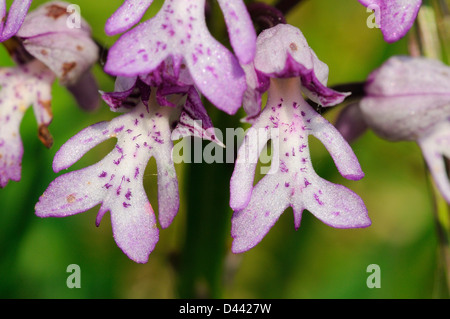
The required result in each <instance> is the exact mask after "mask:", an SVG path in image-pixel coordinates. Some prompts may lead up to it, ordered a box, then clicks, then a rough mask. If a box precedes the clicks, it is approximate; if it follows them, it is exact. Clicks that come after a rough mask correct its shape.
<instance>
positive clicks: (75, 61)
mask: <svg viewBox="0 0 450 319" xmlns="http://www.w3.org/2000/svg"><path fill="white" fill-rule="evenodd" d="M23 45H24V47H25V49H26V50H27V51H28V52H29V53H31V54H32V55H33V56H34V57H36V58H37V59H39V60H40V61H42V62H43V63H44V64H46V65H47V66H48V67H49V68H50V69H51V70H52V71H53V72H54V73H55V74H56V75H57V77H58V78H59V79H60V81H61V84H63V85H68V86H72V85H75V83H76V82H77V81H78V79H80V77H81V76H83V75H84V73H85V72H86V71H87V70H88V69H89V68H90V67H91V66H92V65H93V64H94V63H95V62H96V61H97V59H98V47H97V45H96V44H95V43H94V41H93V40H92V39H91V38H90V37H86V36H84V35H80V34H64V33H52V34H44V35H41V36H36V37H32V38H29V39H26V40H24V42H23Z"/></svg>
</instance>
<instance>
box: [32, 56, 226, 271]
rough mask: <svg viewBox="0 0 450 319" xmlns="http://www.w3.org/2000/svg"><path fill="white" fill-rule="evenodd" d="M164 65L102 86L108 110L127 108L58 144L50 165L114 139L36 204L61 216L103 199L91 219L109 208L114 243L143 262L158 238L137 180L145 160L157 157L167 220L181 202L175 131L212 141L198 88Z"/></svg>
mask: <svg viewBox="0 0 450 319" xmlns="http://www.w3.org/2000/svg"><path fill="white" fill-rule="evenodd" d="M164 65H165V66H166V67H165V68H161V69H159V70H158V71H157V72H155V74H150V75H149V76H148V77H145V79H141V78H139V77H137V78H118V79H117V80H116V91H115V92H111V93H105V92H102V96H103V98H104V100H105V101H106V102H107V103H108V104H109V105H110V106H111V109H112V110H113V111H115V112H117V111H124V112H126V113H125V114H122V115H120V116H118V117H116V118H115V119H114V120H112V121H111V122H101V123H97V124H94V125H92V126H90V127H88V128H86V129H84V130H82V131H81V132H80V133H78V134H77V135H75V136H74V137H72V138H71V139H70V140H69V141H68V142H67V143H65V144H64V145H63V146H62V147H61V149H60V150H59V151H58V152H57V154H56V156H55V159H54V163H53V168H54V170H55V172H59V171H61V170H63V169H66V168H68V167H69V166H71V165H72V164H74V163H75V162H76V161H78V160H79V159H80V158H81V157H82V156H83V155H84V154H85V153H86V152H87V151H89V150H90V149H91V148H93V147H95V146H96V145H98V144H99V143H101V142H103V141H106V140H107V139H110V138H117V145H116V147H115V148H114V149H113V150H112V151H111V152H110V153H109V154H108V155H107V156H105V158H104V159H102V160H101V161H100V162H98V163H97V164H94V165H92V166H89V167H87V168H84V169H82V170H79V171H75V172H70V173H67V174H65V175H62V176H60V177H58V178H57V179H56V180H55V181H53V182H52V183H51V184H50V186H49V187H48V189H47V190H46V191H45V192H44V194H43V195H42V196H41V198H40V200H39V202H38V203H37V205H36V214H37V215H38V216H40V217H64V216H69V215H73V214H77V213H81V212H84V211H87V210H89V209H90V208H92V207H94V206H96V205H98V204H101V208H100V210H99V213H98V216H97V219H96V224H97V226H98V225H99V224H100V220H101V218H102V217H103V215H104V214H105V213H106V212H107V211H110V212H111V224H112V228H113V234H114V238H115V241H116V243H117V245H118V246H119V247H120V248H121V249H122V250H123V252H124V253H125V254H126V255H127V256H128V257H129V258H131V259H132V260H134V261H136V262H139V263H145V262H147V260H148V256H149V254H150V253H151V252H152V251H153V249H154V247H155V245H156V243H157V241H158V238H159V230H158V226H157V221H156V218H155V214H154V211H153V208H152V205H151V204H150V202H149V200H148V198H147V194H146V192H145V190H144V186H143V179H144V171H145V168H146V166H147V163H148V161H149V160H150V158H151V157H154V158H155V160H156V165H157V170H158V174H157V175H158V206H159V209H158V220H159V224H160V226H161V227H162V228H166V227H168V226H169V225H170V224H171V223H172V220H173V219H174V217H175V215H176V214H177V212H178V207H179V194H178V181H177V176H176V171H175V166H174V162H173V159H172V149H173V142H172V139H173V138H174V135H175V136H176V138H178V137H181V136H186V135H194V136H198V137H202V138H206V139H209V140H211V141H214V142H218V141H217V140H216V137H215V136H214V134H213V132H212V131H211V129H212V122H211V120H210V119H209V117H208V115H207V113H206V110H205V109H204V107H203V105H202V103H201V99H200V96H199V95H198V93H197V91H196V89H195V88H194V87H193V86H192V85H190V83H191V82H192V80H188V78H189V76H188V75H187V74H184V75H181V76H180V77H179V78H184V79H187V81H186V83H181V82H170V81H169V79H171V78H172V79H174V75H173V73H171V71H172V69H171V64H170V63H165V64H164ZM183 73H185V71H184V72H183ZM162 79H165V80H166V81H162ZM149 84H151V85H152V86H149ZM158 95H159V97H158ZM196 121H200V122H196ZM198 123H201V124H198ZM218 143H219V142H218ZM219 144H220V143H219Z"/></svg>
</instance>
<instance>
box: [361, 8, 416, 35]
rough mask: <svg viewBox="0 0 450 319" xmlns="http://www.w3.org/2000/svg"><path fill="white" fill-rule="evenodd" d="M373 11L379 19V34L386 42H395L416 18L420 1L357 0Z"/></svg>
mask: <svg viewBox="0 0 450 319" xmlns="http://www.w3.org/2000/svg"><path fill="white" fill-rule="evenodd" d="M358 1H359V2H360V3H361V4H362V5H364V6H366V7H368V8H371V9H373V10H375V14H376V16H377V17H378V18H379V19H380V21H377V23H379V24H380V28H381V32H382V33H383V37H384V39H385V41H386V42H395V41H397V40H399V39H401V38H403V37H404V36H405V34H406V33H407V32H408V31H409V29H411V27H412V25H413V23H414V20H415V19H416V17H417V14H418V12H419V9H420V6H421V4H422V0H358Z"/></svg>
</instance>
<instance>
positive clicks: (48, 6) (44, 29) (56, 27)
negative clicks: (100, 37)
mask: <svg viewBox="0 0 450 319" xmlns="http://www.w3.org/2000/svg"><path fill="white" fill-rule="evenodd" d="M15 2H19V1H15ZM20 2H26V1H20ZM30 2H31V1H30ZM70 5H71V4H70V3H67V2H64V1H50V2H48V3H45V4H43V5H41V6H39V7H38V8H36V9H35V10H33V11H31V12H30V13H28V14H27V16H26V18H25V20H24V22H23V24H22V27H21V28H20V30H19V31H18V32H17V36H18V37H20V38H24V39H28V38H32V37H35V36H41V35H44V34H51V33H70V34H78V35H80V36H81V35H82V36H87V37H89V36H90V35H91V28H90V27H89V25H88V23H87V22H86V21H85V20H84V19H83V18H80V21H79V22H80V25H79V27H78V26H77V27H70V26H69V24H68V23H67V22H68V19H69V17H70V15H71V10H70V7H69V6H70Z"/></svg>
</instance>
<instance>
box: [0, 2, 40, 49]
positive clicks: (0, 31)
mask: <svg viewBox="0 0 450 319" xmlns="http://www.w3.org/2000/svg"><path fill="white" fill-rule="evenodd" d="M31 2H32V0H15V1H14V2H13V3H12V5H11V8H10V10H9V13H8V18H7V19H6V0H1V1H0V20H1V22H0V42H3V41H6V40H8V39H9V38H11V37H13V36H14V35H15V34H16V33H17V31H18V30H19V29H20V27H21V26H22V23H23V20H24V19H25V16H26V15H27V12H28V9H29V8H30V5H31ZM5 21H6V24H5Z"/></svg>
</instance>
